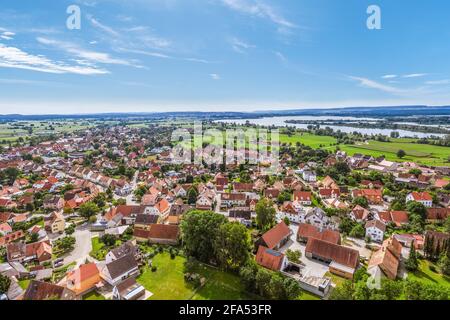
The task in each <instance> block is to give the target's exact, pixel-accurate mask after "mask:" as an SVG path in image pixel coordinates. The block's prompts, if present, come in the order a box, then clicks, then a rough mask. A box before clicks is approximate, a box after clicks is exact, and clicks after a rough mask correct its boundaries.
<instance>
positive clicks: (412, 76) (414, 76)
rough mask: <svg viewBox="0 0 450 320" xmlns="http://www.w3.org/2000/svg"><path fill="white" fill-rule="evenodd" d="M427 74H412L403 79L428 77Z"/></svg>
mask: <svg viewBox="0 0 450 320" xmlns="http://www.w3.org/2000/svg"><path fill="white" fill-rule="evenodd" d="M426 75H427V74H426V73H411V74H405V75H404V76H403V78H420V77H424V76H426Z"/></svg>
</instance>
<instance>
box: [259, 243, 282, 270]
mask: <svg viewBox="0 0 450 320" xmlns="http://www.w3.org/2000/svg"><path fill="white" fill-rule="evenodd" d="M256 263H257V264H259V265H260V266H262V267H264V268H267V269H270V270H272V271H282V270H284V269H285V268H286V267H287V265H288V263H289V262H288V259H287V258H286V256H285V255H284V254H283V253H281V252H278V251H275V250H271V249H269V248H266V247H265V246H263V245H261V246H259V248H258V252H257V254H256Z"/></svg>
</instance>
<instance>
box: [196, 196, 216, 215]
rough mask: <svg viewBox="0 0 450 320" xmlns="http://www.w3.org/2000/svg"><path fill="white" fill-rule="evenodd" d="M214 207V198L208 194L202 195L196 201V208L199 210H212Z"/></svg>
mask: <svg viewBox="0 0 450 320" xmlns="http://www.w3.org/2000/svg"><path fill="white" fill-rule="evenodd" d="M212 207H213V200H212V199H210V198H209V197H207V196H206V195H200V196H199V197H198V198H197V201H196V202H195V208H196V209H198V210H206V211H207V210H211V209H212Z"/></svg>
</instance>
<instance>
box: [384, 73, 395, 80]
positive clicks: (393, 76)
mask: <svg viewBox="0 0 450 320" xmlns="http://www.w3.org/2000/svg"><path fill="white" fill-rule="evenodd" d="M397 77H398V75H396V74H387V75H384V76H382V77H381V78H383V79H394V78H397Z"/></svg>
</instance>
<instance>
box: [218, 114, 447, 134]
mask: <svg viewBox="0 0 450 320" xmlns="http://www.w3.org/2000/svg"><path fill="white" fill-rule="evenodd" d="M288 120H302V121H314V120H317V121H326V120H344V121H352V120H355V121H358V120H365V121H367V122H371V123H373V122H374V121H380V119H375V118H355V117H337V116H317V117H313V116H291V117H264V118H258V119H228V120H227V119H225V120H217V121H215V122H223V123H232V124H239V125H243V124H245V123H246V122H247V121H248V122H249V123H251V124H256V125H260V126H276V127H287V126H289V127H296V128H299V129H307V128H308V126H309V125H310V124H306V123H286V121H288ZM320 127H321V128H325V127H329V128H331V129H333V130H334V131H338V130H340V131H341V132H345V133H352V132H355V131H357V132H360V133H363V134H369V135H371V134H383V135H386V136H390V134H391V132H393V131H396V132H398V133H399V135H400V137H402V138H405V137H417V138H429V137H431V136H436V137H444V136H445V134H439V133H425V132H414V131H408V130H393V129H375V128H356V127H352V126H351V125H348V126H333V125H321V126H320Z"/></svg>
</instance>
